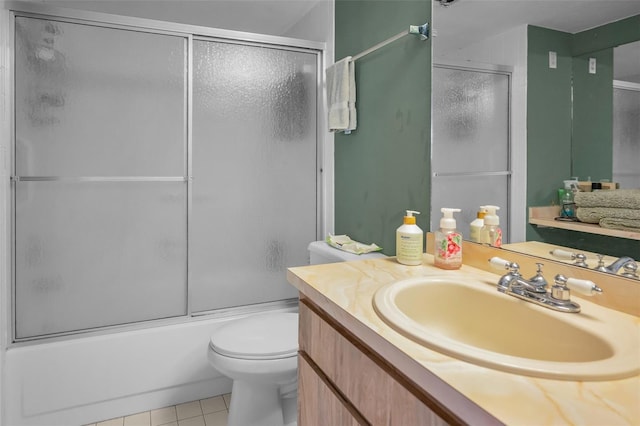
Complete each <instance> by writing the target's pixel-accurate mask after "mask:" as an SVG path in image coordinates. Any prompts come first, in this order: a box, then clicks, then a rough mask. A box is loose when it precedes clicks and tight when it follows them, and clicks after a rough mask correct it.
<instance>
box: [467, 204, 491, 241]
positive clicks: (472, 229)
mask: <svg viewBox="0 0 640 426" xmlns="http://www.w3.org/2000/svg"><path fill="white" fill-rule="evenodd" d="M486 214H487V210H486V209H484V208H483V207H480V209H479V210H478V213H476V218H475V219H474V220H473V221H472V222H471V224H469V240H471V241H473V242H474V243H482V242H484V241H482V232H481V231H482V227H483V226H484V216H485V215H486Z"/></svg>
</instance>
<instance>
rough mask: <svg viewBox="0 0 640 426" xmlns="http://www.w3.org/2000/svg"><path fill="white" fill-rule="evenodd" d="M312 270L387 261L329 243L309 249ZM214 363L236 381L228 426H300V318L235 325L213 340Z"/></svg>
mask: <svg viewBox="0 0 640 426" xmlns="http://www.w3.org/2000/svg"><path fill="white" fill-rule="evenodd" d="M309 252H310V261H311V264H320V263H333V262H344V261H349V260H358V259H365V258H375V257H385V256H384V255H383V254H381V253H369V254H366V255H355V254H351V253H347V252H344V251H340V250H337V249H334V248H332V247H330V246H329V245H328V244H327V243H325V242H324V241H315V242H312V243H311V244H309ZM208 357H209V362H210V363H211V365H212V366H213V367H214V368H215V369H216V370H218V371H219V372H220V373H222V374H224V375H225V376H227V377H229V378H231V379H232V380H233V388H232V391H231V406H230V407H229V420H228V426H253V425H257V426H283V425H286V426H295V425H296V420H297V408H298V407H297V389H298V382H297V379H298V377H297V374H298V314H297V313H294V312H272V313H261V314H255V315H251V316H248V317H245V318H241V319H238V320H233V321H230V322H228V323H226V324H224V325H223V326H221V327H220V328H218V329H217V330H216V331H215V332H214V333H213V334H212V335H211V340H210V342H209V351H208Z"/></svg>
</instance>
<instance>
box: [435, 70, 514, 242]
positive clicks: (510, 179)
mask: <svg viewBox="0 0 640 426" xmlns="http://www.w3.org/2000/svg"><path fill="white" fill-rule="evenodd" d="M432 68H445V69H452V70H460V71H471V72H483V73H490V74H500V75H506V76H507V78H508V99H507V101H508V106H507V144H508V147H507V149H508V152H507V161H508V164H507V166H508V167H507V169H508V170H506V171H502V172H469V173H438V172H434V171H433V143H434V138H433V120H432V121H431V145H432V150H431V152H432V153H431V165H432V166H431V176H432V179H431V187H432V188H433V185H434V183H433V182H434V178H436V177H438V176H441V177H453V176H457V177H474V176H478V177H480V176H507V201H508V206H507V207H508V208H507V215H506V217H507V222H508V225H507V226H508V228H507V231H508V236H509V238H510V239H511V240H513V239H514V236H516V235H517V237H516V238H520V233H519V232H518V231H516V228H517V227H519V226H521V224H520V223H519V218H516V215H515V214H513V212H514V211H516V210H517V209H522V208H523V207H522V206H524V205H525V204H526V201H525V197H526V191H522V193H516V191H514V188H515V187H516V186H523V187H524V188H526V148H525V150H524V152H525V155H524V156H523V159H520V158H518V155H517V154H518V152H519V151H520V150H518V149H517V148H516V147H515V146H514V140H513V131H514V128H513V126H514V124H513V111H512V109H513V107H514V99H513V97H514V94H513V81H514V68H513V67H512V66H508V65H497V64H489V63H478V62H473V61H462V60H451V59H443V58H438V59H434V63H433V65H432ZM432 84H433V76H432ZM431 102H432V105H431V110H432V111H433V98H432V100H431ZM520 168H523V169H524V170H525V171H523V172H519V171H518V169H520ZM430 196H431V202H430V206H431V230H432V231H434V232H435V230H436V229H437V228H438V226H437V223H438V221H439V218H440V216H441V215H440V212H439V211H434V206H433V190H432V191H431V194H430ZM478 207H479V206H478ZM503 217H504V216H503ZM503 226H504V224H503ZM505 243H506V241H505Z"/></svg>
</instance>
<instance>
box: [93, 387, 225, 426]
mask: <svg viewBox="0 0 640 426" xmlns="http://www.w3.org/2000/svg"><path fill="white" fill-rule="evenodd" d="M230 400H231V394H226V395H222V396H215V397H213V398H208V399H201V400H199V401H192V402H186V403H184V404H178V405H172V406H170V407H165V408H159V409H157V410H150V411H145V412H143V413H138V414H133V415H131V416H126V417H117V418H115V419H110V420H105V421H102V422H98V423H92V424H91V425H87V426H227V416H228V414H229V401H230Z"/></svg>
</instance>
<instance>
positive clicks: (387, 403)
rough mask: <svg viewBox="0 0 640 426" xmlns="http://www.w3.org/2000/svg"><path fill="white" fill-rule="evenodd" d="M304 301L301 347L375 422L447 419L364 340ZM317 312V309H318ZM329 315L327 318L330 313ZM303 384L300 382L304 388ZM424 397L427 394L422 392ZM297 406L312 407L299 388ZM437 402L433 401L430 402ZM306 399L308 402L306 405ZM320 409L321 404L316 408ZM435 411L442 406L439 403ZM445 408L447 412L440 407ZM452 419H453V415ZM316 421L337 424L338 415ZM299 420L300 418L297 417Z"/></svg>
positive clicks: (417, 422)
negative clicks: (372, 353)
mask: <svg viewBox="0 0 640 426" xmlns="http://www.w3.org/2000/svg"><path fill="white" fill-rule="evenodd" d="M307 303H310V302H302V303H301V304H300V337H299V341H300V350H301V352H302V353H305V354H308V357H309V361H310V362H311V363H313V365H314V367H315V368H317V370H320V371H322V373H323V374H324V376H326V378H327V381H328V382H329V383H331V384H332V386H334V387H335V388H336V389H339V393H340V395H341V396H342V397H343V398H344V399H345V400H346V401H349V404H350V405H352V406H353V407H355V409H356V410H357V412H359V413H361V414H362V416H363V417H364V418H365V419H366V421H367V422H370V423H371V424H374V425H382V424H387V425H433V426H441V425H446V424H447V422H445V421H444V420H443V419H442V418H441V417H440V416H439V415H438V414H437V413H436V412H434V410H432V409H431V408H430V407H429V406H428V405H427V404H426V403H425V402H424V400H422V399H420V398H418V397H417V396H416V395H415V394H414V393H413V392H412V391H410V390H409V389H408V388H407V387H405V386H406V385H405V384H403V383H402V382H401V381H400V380H399V376H398V374H397V373H393V372H392V371H390V368H389V367H388V366H383V365H381V364H379V363H378V362H376V361H375V360H374V358H373V357H372V356H370V352H369V351H368V350H367V349H368V348H365V347H364V346H356V345H354V344H353V343H352V342H351V341H350V340H349V339H347V338H346V337H345V335H343V334H342V333H340V332H338V331H337V330H336V328H334V327H333V326H332V325H331V324H330V323H329V322H327V321H326V320H325V319H324V316H323V317H321V316H320V314H319V313H316V311H315V310H312V309H310V308H309V307H308V306H307ZM318 312H321V311H319V310H318ZM329 321H331V320H330V319H329ZM303 389H304V388H303ZM425 398H426V397H425ZM299 399H300V401H301V402H300V404H301V410H303V409H304V410H306V411H312V410H313V409H315V403H314V401H313V399H312V398H311V397H310V396H308V395H306V394H305V393H304V391H301V392H300V394H299ZM430 403H432V404H434V407H435V405H437V403H435V402H430ZM307 404H309V407H305V405H307ZM318 409H319V410H322V408H321V407H320V408H318ZM439 411H443V410H442V409H441V408H440V409H439ZM445 414H449V413H445ZM447 417H451V422H452V423H454V424H455V423H458V421H457V419H456V418H455V416H451V415H448V416H447ZM329 420H331V421H328V422H320V423H315V424H319V425H325V424H326V425H340V424H341V423H340V422H339V421H338V420H337V419H329ZM301 424H302V425H304V424H305V423H301ZM308 424H314V423H308Z"/></svg>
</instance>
